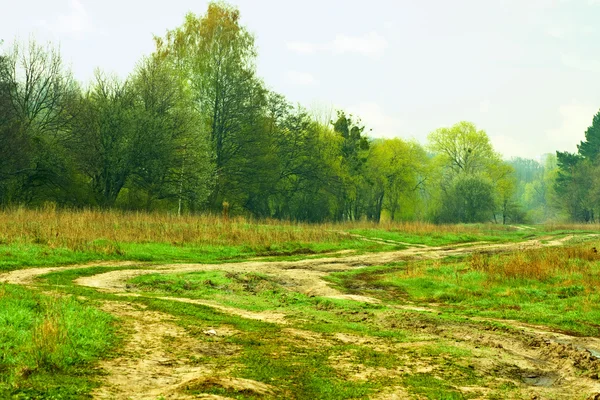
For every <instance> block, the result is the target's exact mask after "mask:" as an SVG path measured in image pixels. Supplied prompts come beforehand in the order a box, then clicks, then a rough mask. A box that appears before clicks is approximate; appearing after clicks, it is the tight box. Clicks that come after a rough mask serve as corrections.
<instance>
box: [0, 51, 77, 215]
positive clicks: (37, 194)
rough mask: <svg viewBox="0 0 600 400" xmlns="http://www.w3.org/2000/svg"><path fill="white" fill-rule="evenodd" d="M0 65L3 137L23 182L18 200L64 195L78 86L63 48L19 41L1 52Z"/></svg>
mask: <svg viewBox="0 0 600 400" xmlns="http://www.w3.org/2000/svg"><path fill="white" fill-rule="evenodd" d="M1 69H2V72H1V75H2V77H1V78H0V80H1V81H2V86H3V89H2V91H3V101H4V102H5V107H6V108H4V107H3V108H4V112H3V114H4V118H6V120H7V121H8V120H10V122H8V123H6V124H3V125H4V129H3V130H4V133H3V138H4V140H6V141H7V142H10V143H7V147H6V151H9V152H11V153H12V156H9V157H8V158H9V159H10V158H13V157H15V158H18V161H16V162H15V163H14V164H13V166H16V167H13V168H12V171H11V172H10V175H11V176H12V180H13V181H15V180H16V181H18V186H19V187H18V189H17V190H16V191H15V193H17V195H16V197H15V199H18V200H20V201H24V202H28V203H31V202H33V201H36V200H37V201H44V200H46V199H52V198H54V199H56V198H58V197H60V196H61V195H63V196H64V195H66V194H67V193H68V192H69V189H70V187H69V181H68V177H69V176H70V171H69V165H68V164H67V157H66V155H65V154H64V152H63V150H64V148H63V146H62V145H63V138H64V133H65V132H66V131H67V130H68V129H69V127H70V124H71V122H72V120H71V115H70V113H69V112H68V110H69V107H70V106H71V104H72V102H73V101H74V99H75V98H76V96H77V93H78V90H79V88H78V87H77V85H76V83H75V81H74V80H73V78H72V76H71V74H70V72H68V71H66V70H65V69H64V67H63V65H62V59H61V57H60V54H59V52H58V51H57V50H56V49H55V48H53V47H52V46H50V45H47V46H46V47H42V46H40V45H38V44H37V43H36V42H35V41H33V40H31V41H30V42H29V43H28V44H27V45H22V44H18V43H17V44H15V45H14V46H13V48H12V49H11V51H9V52H8V53H7V54H6V55H5V56H2V66H1ZM13 152H14V153H13ZM5 174H6V172H5Z"/></svg>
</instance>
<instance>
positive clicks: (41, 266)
mask: <svg viewBox="0 0 600 400" xmlns="http://www.w3.org/2000/svg"><path fill="white" fill-rule="evenodd" d="M0 227H1V229H0V282H4V283H0V321H1V322H0V371H1V372H2V373H1V374H0V395H1V397H3V398H19V399H21V398H22V399H26V398H49V399H50V398H52V399H54V398H55V399H63V398H65V399H70V398H81V399H85V398H90V397H93V398H107V399H108V398H118V399H120V398H122V399H126V398H148V399H161V398H164V399H187V398H197V397H198V396H209V395H213V396H222V397H221V398H235V399H255V398H274V399H288V398H295V399H355V398H374V399H393V398H399V399H403V398H414V399H463V398H466V399H468V398H473V399H475V398H486V399H530V398H534V396H538V397H537V398H556V399H582V400H584V399H587V398H589V397H590V396H593V395H595V394H596V393H600V386H599V383H598V374H599V373H600V361H599V359H598V357H600V325H598V323H597V321H598V320H600V308H599V307H598V303H599V302H598V301H599V300H600V292H599V290H598V287H599V284H600V262H599V261H600V256H599V254H598V252H597V250H596V249H597V248H599V247H600V240H599V239H598V237H597V236H596V233H598V232H599V231H600V229H599V228H598V227H597V226H594V225H581V226H574V225H562V226H558V225H557V226H549V225H546V226H533V227H526V226H502V225H492V224H477V225H441V226H440V225H433V224H427V223H391V222H384V223H381V224H371V223H364V222H355V223H336V224H322V225H310V224H299V223H293V222H281V221H272V220H263V221H253V220H247V219H244V218H231V219H224V218H222V217H216V216H183V217H177V216H173V215H166V214H144V213H125V212H115V211H111V212H98V211H90V210H83V211H63V210H56V209H53V208H51V207H49V208H46V209H42V210H27V209H24V208H18V209H14V210H6V211H2V212H0Z"/></svg>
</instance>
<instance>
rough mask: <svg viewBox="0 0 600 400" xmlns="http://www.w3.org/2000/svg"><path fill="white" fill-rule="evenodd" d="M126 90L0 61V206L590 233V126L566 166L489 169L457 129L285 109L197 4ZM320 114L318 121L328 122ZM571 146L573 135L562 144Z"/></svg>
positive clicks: (544, 163)
mask: <svg viewBox="0 0 600 400" xmlns="http://www.w3.org/2000/svg"><path fill="white" fill-rule="evenodd" d="M154 41H155V50H154V52H153V53H152V54H150V55H148V56H147V57H144V58H143V59H141V60H139V62H138V64H137V66H136V68H135V70H134V71H132V72H131V74H130V75H129V77H128V78H127V79H125V80H120V79H118V78H117V77H115V76H112V75H110V74H107V73H104V72H102V71H101V70H100V69H98V70H97V71H96V74H95V79H94V80H93V81H92V82H88V83H85V84H84V83H80V82H77V81H76V80H75V78H74V77H73V75H72V73H71V72H70V71H69V69H68V68H67V67H66V66H65V63H64V61H63V60H62V58H61V55H60V52H59V50H58V47H57V46H56V45H54V44H40V43H37V42H35V40H33V39H31V40H29V41H28V42H21V43H20V42H15V44H13V45H12V46H11V47H10V48H6V49H4V51H3V52H2V53H0V207H4V208H6V207H13V206H20V205H23V206H26V207H42V206H45V205H47V204H54V205H55V206H58V207H60V208H68V209H84V208H85V209H88V208H92V209H119V210H143V211H162V212H169V213H174V214H183V213H188V214H189V213H213V214H219V215H220V214H224V215H229V214H230V215H244V216H248V217H253V218H261V219H262V218H274V219H283V220H290V221H306V222H324V221H357V220H369V221H375V222H379V221H380V220H391V221H429V222H435V223H457V222H462V223H473V222H494V223H498V224H509V223H542V222H559V221H574V222H595V219H596V216H597V215H598V214H599V211H600V210H598V208H599V207H598V205H599V204H600V179H596V177H598V176H600V174H599V172H600V159H599V158H598V153H600V113H598V114H596V115H595V116H592V115H590V119H592V118H593V121H592V124H591V126H590V127H589V128H588V129H587V131H586V132H585V140H584V141H582V142H581V143H580V144H579V145H578V146H577V148H578V151H577V153H569V152H562V151H557V152H556V154H546V155H544V156H543V157H541V158H540V159H539V160H533V159H521V158H515V159H511V160H505V159H503V157H502V155H501V154H499V153H498V152H496V151H495V150H494V148H493V146H492V144H491V141H490V138H489V137H488V135H487V134H486V132H485V131H484V130H482V129H481V127H476V126H475V125H474V124H473V123H470V122H466V121H460V122H457V123H456V124H455V125H453V126H449V127H440V128H439V129H437V130H434V131H433V132H431V133H430V135H429V137H428V142H427V143H424V144H422V143H418V142H416V141H414V140H405V139H402V138H394V139H374V138H373V137H372V136H371V135H373V136H376V135H377V132H372V131H371V130H369V127H366V126H364V124H363V123H362V122H361V120H360V116H356V115H351V114H349V113H347V112H346V111H344V110H337V111H336V112H335V113H334V115H328V114H327V113H326V112H319V111H318V110H309V109H306V108H304V107H302V106H300V105H294V104H291V103H290V102H289V101H288V100H287V99H286V98H285V97H284V96H283V95H281V94H279V93H274V92H273V91H271V90H269V88H268V85H267V83H265V82H263V81H262V79H261V78H260V77H259V76H258V75H257V72H256V65H255V62H256V59H257V57H258V54H257V48H256V45H255V38H254V36H253V35H252V34H251V33H250V32H249V31H248V29H247V28H246V27H244V26H242V25H241V23H240V13H239V10H238V9H237V8H235V7H232V6H229V5H227V4H224V3H211V4H210V5H209V7H208V10H207V11H206V12H205V13H204V14H202V15H195V14H193V13H189V14H188V15H186V16H185V19H184V21H183V23H182V25H181V26H179V27H176V28H174V29H172V30H169V31H168V32H166V34H165V35H164V36H161V37H155V38H154ZM332 114H333V113H332ZM581 133H582V132H573V133H572V134H573V135H574V136H576V135H580V134H581Z"/></svg>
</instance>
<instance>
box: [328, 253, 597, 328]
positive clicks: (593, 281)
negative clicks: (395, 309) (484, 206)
mask: <svg viewBox="0 0 600 400" xmlns="http://www.w3.org/2000/svg"><path fill="white" fill-rule="evenodd" d="M590 246H591V245H590ZM537 251H538V252H541V253H540V254H544V252H548V251H550V250H549V249H542V250H537ZM517 256H518V255H513V256H502V255H498V256H492V259H494V258H495V259H499V261H498V265H499V266H500V267H502V266H503V265H507V264H506V263H508V262H509V260H508V258H507V257H517ZM566 262H567V263H568V264H569V265H571V266H572V268H568V269H562V270H555V271H553V272H552V273H548V274H549V275H543V276H542V278H541V279H540V278H536V277H534V276H532V277H514V278H504V277H499V276H497V275H496V274H495V273H494V272H486V271H481V270H477V269H475V268H473V266H472V265H471V263H470V262H469V261H468V260H462V261H457V260H449V261H446V262H423V263H420V264H417V263H396V264H391V265H388V266H383V267H369V268H364V269H361V270H355V271H349V272H341V273H334V274H331V275H330V276H329V278H328V279H329V280H330V281H331V282H333V283H334V284H336V285H338V287H340V288H343V289H344V290H346V291H348V292H350V293H361V294H368V295H370V296H373V297H378V298H380V299H382V300H384V301H385V302H386V303H387V304H394V303H397V304H400V303H406V302H407V301H408V302H413V303H416V304H417V305H423V306H427V305H428V304H430V303H434V304H436V305H438V304H439V305H441V306H442V308H443V311H444V312H445V313H451V314H454V315H467V316H479V317H488V318H497V319H514V320H518V321H523V322H528V323H537V324H541V325H548V326H551V327H554V328H557V329H561V330H564V331H568V332H573V333H575V334H580V335H590V336H599V335H600V324H598V321H600V307H598V306H597V305H598V304H599V303H600V285H599V283H600V262H597V261H586V260H581V259H577V258H573V257H571V258H569V259H568V260H567V261H566ZM529 263H530V264H528V265H531V262H529Z"/></svg>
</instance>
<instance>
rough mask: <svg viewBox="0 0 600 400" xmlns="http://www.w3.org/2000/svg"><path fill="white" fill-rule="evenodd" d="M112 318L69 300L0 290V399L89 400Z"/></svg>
mask: <svg viewBox="0 0 600 400" xmlns="http://www.w3.org/2000/svg"><path fill="white" fill-rule="evenodd" d="M116 341H117V337H116V335H115V326H114V318H113V317H112V316H110V315H108V314H105V313H103V312H101V311H98V310H96V309H95V308H92V307H89V306H85V305H83V304H81V303H80V302H79V301H77V300H75V299H73V298H70V297H66V298H65V297H50V296H46V295H41V294H39V293H36V292H34V291H31V290H28V289H24V288H21V287H17V286H12V285H2V286H0V397H2V398H9V397H15V398H56V399H63V398H64V399H67V398H68V399H72V398H88V393H89V391H90V390H91V389H92V388H93V387H94V386H95V385H96V384H97V383H96V380H97V376H96V375H95V373H94V372H93V370H92V368H91V366H92V364H93V363H94V362H95V361H97V360H98V359H99V358H100V357H101V356H103V355H104V354H105V353H106V351H107V350H108V349H110V348H111V347H112V346H114V344H115V343H116Z"/></svg>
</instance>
